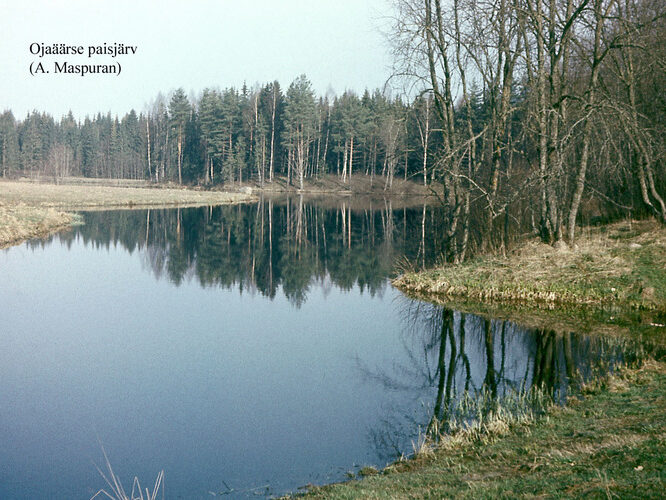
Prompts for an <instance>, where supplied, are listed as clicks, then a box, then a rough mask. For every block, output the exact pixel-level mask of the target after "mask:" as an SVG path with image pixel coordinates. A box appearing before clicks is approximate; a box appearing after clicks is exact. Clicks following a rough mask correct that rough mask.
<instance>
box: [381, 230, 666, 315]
mask: <svg viewBox="0 0 666 500" xmlns="http://www.w3.org/2000/svg"><path fill="white" fill-rule="evenodd" d="M393 284H394V285H395V286H396V287H398V288H399V289H401V290H403V291H406V292H412V293H425V294H432V295H435V296H440V297H445V298H446V299H460V298H465V299H473V300H481V301H496V302H511V303H528V304H535V303H541V304H554V305H575V306H577V305H603V306H607V305H615V306H620V307H630V308H641V309H648V310H661V311H666V228H664V227H663V226H660V225H659V224H658V223H657V222H655V221H638V222H637V221H627V222H620V223H616V224H611V225H608V226H602V227H598V228H596V227H595V228H589V229H585V230H584V231H582V234H581V235H580V236H579V239H578V241H577V243H576V247H575V248H573V249H555V248H553V247H551V246H549V245H546V244H543V243H540V242H539V241H538V240H536V239H532V240H530V241H527V242H525V243H523V244H522V245H520V246H519V247H518V248H517V249H515V250H514V251H513V252H512V253H511V255H509V256H508V257H506V258H504V257H499V256H485V257H479V258H476V259H473V260H471V261H469V262H468V263H465V264H463V265H459V266H444V267H440V268H437V269H433V270H430V271H424V272H420V273H406V274H404V275H402V276H400V277H398V278H397V279H395V280H394V282H393Z"/></svg>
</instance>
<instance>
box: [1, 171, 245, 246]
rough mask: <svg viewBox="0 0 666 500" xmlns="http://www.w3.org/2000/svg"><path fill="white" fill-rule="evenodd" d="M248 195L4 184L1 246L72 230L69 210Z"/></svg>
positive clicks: (98, 185) (210, 202)
mask: <svg viewBox="0 0 666 500" xmlns="http://www.w3.org/2000/svg"><path fill="white" fill-rule="evenodd" d="M249 199H252V196H251V195H249V194H245V193H226V192H220V191H197V190H193V189H179V188H149V187H139V186H134V185H128V184H124V185H115V184H114V183H113V182H112V181H111V182H109V183H107V184H101V183H94V184H93V183H71V184H58V185H56V184H49V183H35V182H25V181H0V248H4V247H7V246H10V245H15V244H18V243H20V242H22V241H25V240H27V239H30V238H37V237H43V236H46V235H48V234H50V233H53V232H56V231H59V230H61V229H64V228H66V227H69V226H70V225H71V224H72V223H73V222H74V221H75V220H76V217H75V216H74V215H73V214H71V213H68V212H67V211H69V210H103V209H113V208H143V207H155V206H165V207H168V206H180V207H185V206H200V205H219V204H228V203H239V202H243V201H247V200H249Z"/></svg>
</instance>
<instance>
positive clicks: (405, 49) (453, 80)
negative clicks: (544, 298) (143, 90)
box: [0, 0, 666, 262]
mask: <svg viewBox="0 0 666 500" xmlns="http://www.w3.org/2000/svg"><path fill="white" fill-rule="evenodd" d="M665 23H666V21H665V19H664V5H663V2H660V1H659V0H549V1H541V0H539V1H535V0H490V1H484V2H476V1H469V0H451V1H449V2H445V3H443V2H441V1H440V0H396V1H395V2H394V18H393V24H392V27H391V36H390V45H391V50H392V52H393V56H394V61H395V68H394V71H393V74H394V77H393V78H392V79H391V81H390V82H389V85H387V86H386V88H385V89H377V90H374V91H370V90H365V91H364V92H363V93H362V94H357V93H355V92H354V91H351V90H348V91H345V92H344V93H343V94H342V95H339V96H336V95H324V96H320V95H316V93H315V91H314V90H313V87H312V84H311V82H310V81H309V80H308V78H307V77H306V76H305V75H301V76H299V77H298V78H296V79H295V80H294V81H293V82H291V83H290V85H289V86H288V87H287V88H286V89H284V88H283V87H282V86H281V85H280V83H279V82H277V81H273V82H270V83H266V84H263V85H261V84H255V85H254V86H251V87H248V86H247V85H246V84H243V85H242V87H240V88H233V87H232V88H225V89H215V88H207V89H204V90H203V91H202V92H200V93H199V94H198V95H190V96H188V95H187V94H186V92H185V90H184V89H182V88H180V89H177V90H175V91H172V92H171V93H170V94H169V95H168V96H164V95H158V96H157V97H156V98H155V99H154V101H153V102H152V103H151V104H150V105H149V106H147V109H145V110H144V111H143V112H140V113H137V112H136V111H135V110H131V111H129V112H128V113H126V114H125V115H124V116H121V117H118V116H111V114H108V113H107V114H102V113H99V114H97V115H95V116H92V117H86V118H85V119H83V120H82V121H81V120H77V119H75V118H74V116H73V115H72V113H70V114H68V115H67V116H65V117H62V118H61V119H59V120H58V119H56V118H54V117H52V116H50V115H48V114H45V113H40V112H38V111H33V112H31V113H29V114H28V115H27V116H26V117H25V119H17V118H16V117H15V116H14V115H13V113H12V112H11V111H10V110H6V111H4V113H2V115H0V172H1V175H2V177H17V176H28V177H35V176H41V177H43V176H47V177H52V178H54V179H58V178H59V177H64V176H72V175H76V176H85V177H99V178H129V179H145V180H150V181H151V182H154V183H165V182H171V183H178V184H188V185H199V186H211V187H213V186H219V185H221V186H229V185H239V184H241V183H248V182H249V183H253V185H257V186H259V187H263V186H266V185H267V184H270V183H272V182H274V180H275V179H276V178H277V177H280V178H284V179H286V180H287V182H288V183H289V184H291V185H293V186H294V189H301V190H303V189H305V187H306V183H307V181H308V180H311V179H317V178H319V177H321V176H325V175H335V176H337V177H339V179H340V180H341V182H343V183H348V182H350V179H351V178H352V176H367V177H369V178H370V179H371V180H372V181H373V182H375V181H376V182H377V183H379V185H380V186H383V188H384V189H388V188H390V187H391V185H392V183H393V179H394V178H395V177H396V176H400V177H402V178H404V179H411V180H412V181H415V182H418V183H420V184H423V185H426V186H429V187H431V188H433V190H432V192H433V194H437V196H439V198H440V201H441V204H442V205H443V206H444V207H445V208H446V210H447V213H448V215H447V218H448V219H447V224H446V227H447V231H446V234H445V236H444V240H445V247H446V251H445V255H444V257H445V258H446V259H447V260H450V261H453V262H460V261H462V260H464V259H465V256H466V255H468V254H469V253H470V252H471V251H473V250H475V249H478V248H482V249H489V248H492V249H501V250H503V249H505V248H506V247H507V246H508V245H509V243H510V240H511V237H512V236H511V235H512V234H515V233H516V232H521V231H522V232H525V231H533V232H534V233H536V234H539V235H540V236H541V239H542V240H543V241H545V242H547V243H551V244H554V245H567V244H573V243H574V240H575V236H576V225H577V223H580V222H594V221H597V220H610V219H613V218H619V217H627V216H646V215H653V216H655V217H656V218H657V219H658V220H660V221H661V222H662V223H666V203H665V201H664V197H665V196H666V161H665V160H666V127H665V126H664V125H665V123H664V122H665V119H666V116H665V111H666V93H665V92H664V88H665V85H664V84H665V82H666V44H665V43H664V40H666V24H665ZM398 89H400V90H398ZM516 229H517V230H518V231H516Z"/></svg>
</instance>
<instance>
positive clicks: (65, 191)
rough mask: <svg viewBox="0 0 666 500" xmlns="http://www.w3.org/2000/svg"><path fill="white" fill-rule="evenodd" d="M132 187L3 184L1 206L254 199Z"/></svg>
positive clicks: (92, 206)
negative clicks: (12, 204) (4, 204)
mask: <svg viewBox="0 0 666 500" xmlns="http://www.w3.org/2000/svg"><path fill="white" fill-rule="evenodd" d="M98 181H99V180H98ZM73 182H74V181H73ZM130 186H132V187H130ZM133 186H134V185H132V184H129V185H128V184H123V185H116V184H115V183H113V182H112V181H109V182H107V183H101V182H96V183H92V182H88V183H82V182H78V181H77V182H75V183H71V184H70V183H62V184H51V183H36V182H28V181H0V202H3V203H6V204H9V203H14V204H17V203H24V204H26V205H30V206H34V207H41V208H58V209H79V210H83V209H100V208H102V209H103V208H142V207H152V206H170V205H173V206H197V205H219V204H226V203H238V202H242V201H247V200H248V199H252V196H250V195H248V194H244V193H227V192H222V191H203V190H196V189H187V188H179V187H175V186H172V187H164V188H161V187H147V186H143V185H139V187H133Z"/></svg>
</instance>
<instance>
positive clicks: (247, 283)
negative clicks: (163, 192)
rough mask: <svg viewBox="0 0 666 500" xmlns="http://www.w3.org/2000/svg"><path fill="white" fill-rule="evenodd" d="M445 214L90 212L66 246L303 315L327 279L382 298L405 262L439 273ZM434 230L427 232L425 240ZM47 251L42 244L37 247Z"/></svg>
mask: <svg viewBox="0 0 666 500" xmlns="http://www.w3.org/2000/svg"><path fill="white" fill-rule="evenodd" d="M440 212H441V210H440V209H439V208H437V207H433V206H429V205H427V204H426V203H424V202H421V204H420V205H417V206H415V207H407V206H405V205H404V204H403V206H402V207H401V208H398V209H394V203H393V202H392V201H390V200H382V201H375V202H372V201H368V202H366V203H364V204H361V205H358V204H355V205H354V206H352V203H351V202H350V201H345V200H342V201H338V202H336V203H334V204H332V205H327V206H322V205H321V204H319V203H316V202H307V201H305V200H304V199H303V197H302V196H297V197H292V198H285V199H281V200H273V199H268V198H262V199H261V200H259V201H258V202H257V203H256V204H245V205H236V206H217V207H203V208H188V209H171V210H167V209H161V210H136V211H116V212H88V213H84V214H83V219H84V225H82V226H80V227H78V228H76V230H75V231H73V232H71V233H67V234H63V235H59V236H58V238H60V239H62V240H65V241H68V240H70V241H71V240H72V239H74V238H77V237H81V238H82V239H83V241H84V242H86V243H90V244H92V245H94V246H96V247H100V246H103V247H108V246H109V245H122V246H123V247H125V248H126V249H127V250H129V251H130V252H133V251H135V250H139V251H141V252H143V254H144V259H145V264H146V266H147V267H149V268H150V269H151V270H152V272H153V273H154V275H155V276H156V277H158V278H162V277H166V278H168V279H169V280H170V281H172V282H173V283H175V284H180V283H182V282H183V280H186V279H191V278H193V277H194V278H196V279H197V280H198V282H199V283H200V284H201V285H202V286H204V287H207V286H220V287H225V288H229V287H232V286H238V287H239V289H240V290H241V292H242V291H244V290H247V291H250V292H253V293H254V292H259V293H260V294H262V295H264V296H268V297H271V298H273V297H275V294H276V293H277V290H278V289H279V288H282V290H283V292H284V294H285V295H286V296H287V297H288V298H289V300H290V302H291V303H292V304H294V305H296V306H300V305H302V304H303V303H304V302H305V301H306V300H307V296H308V291H309V289H310V287H311V285H312V284H314V283H319V284H321V283H323V282H324V281H325V279H327V278H330V281H331V282H332V284H333V285H335V286H336V287H338V288H340V289H342V290H350V289H351V288H352V287H354V286H355V285H358V286H359V288H360V290H361V292H363V291H367V292H368V293H370V294H371V295H374V294H375V293H378V292H381V291H382V290H383V289H384V287H385V286H386V278H387V277H389V276H391V275H392V274H393V273H394V272H395V264H396V262H399V261H402V262H408V261H409V262H414V263H420V265H424V266H426V265H432V264H433V263H434V262H435V260H436V259H437V257H438V255H439V254H440V248H439V246H438V244H437V243H436V242H437V241H439V238H438V236H439V231H440V226H441V223H440V219H441V214H440ZM426 225H427V227H428V230H427V231H426V230H425V228H426ZM33 244H37V245H41V244H43V243H41V242H38V243H33Z"/></svg>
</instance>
